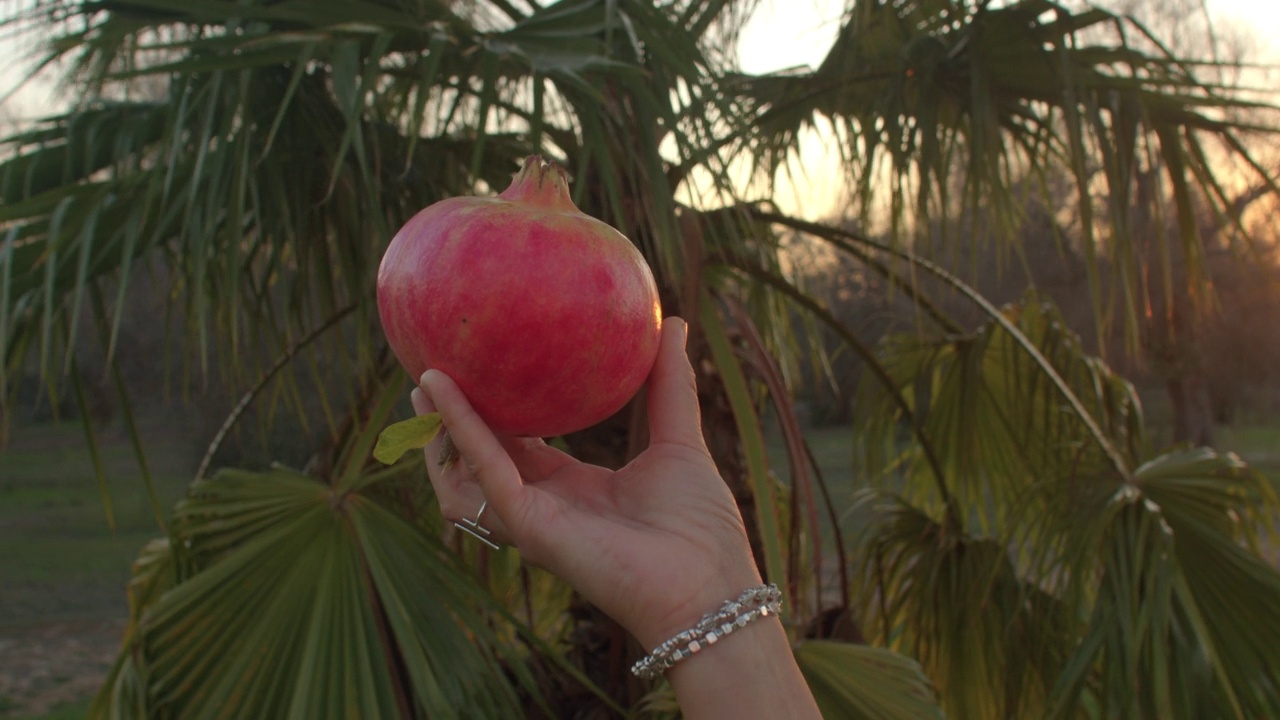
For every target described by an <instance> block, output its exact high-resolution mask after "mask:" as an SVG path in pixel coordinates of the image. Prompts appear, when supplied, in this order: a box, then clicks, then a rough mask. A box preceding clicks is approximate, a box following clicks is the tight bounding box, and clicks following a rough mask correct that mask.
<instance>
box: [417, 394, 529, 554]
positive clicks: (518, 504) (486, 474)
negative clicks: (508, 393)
mask: <svg viewBox="0 0 1280 720" xmlns="http://www.w3.org/2000/svg"><path fill="white" fill-rule="evenodd" d="M422 387H423V388H424V389H425V390H426V393H425V394H426V395H427V398H426V400H427V404H429V405H433V406H434V407H435V408H436V409H437V410H438V411H439V413H440V415H441V417H442V418H443V420H444V426H445V428H447V429H448V432H449V438H450V440H452V441H453V443H454V445H456V446H457V448H458V452H459V453H460V454H461V455H462V461H461V464H462V465H463V466H465V467H464V468H453V470H454V471H455V472H456V471H460V470H465V471H469V472H470V474H471V475H472V476H473V477H474V478H475V480H476V481H477V482H478V483H479V490H480V491H481V493H482V495H483V500H487V501H488V503H489V509H490V510H491V511H493V512H494V513H496V514H497V515H498V516H499V517H501V518H502V520H503V521H504V522H505V523H506V525H507V526H508V527H509V528H510V529H511V530H512V531H514V532H515V533H516V534H517V535H518V533H519V530H518V528H517V527H515V526H514V525H513V523H517V522H518V518H520V517H521V516H522V514H523V509H522V508H523V492H522V491H523V490H524V486H523V484H522V483H521V481H520V473H519V471H518V470H517V468H516V465H515V463H514V462H513V461H512V459H511V455H510V454H508V452H507V448H506V447H504V446H503V444H502V441H500V440H499V439H498V438H497V436H495V435H494V434H493V432H492V431H491V430H490V429H489V426H488V425H486V424H485V422H484V420H483V419H481V418H480V416H479V415H477V414H476V412H475V410H473V409H472V408H471V404H470V403H469V402H467V399H466V397H465V396H464V395H463V394H462V391H461V390H460V389H459V388H458V386H457V385H456V384H454V382H453V380H451V379H450V378H449V377H448V376H447V375H445V374H444V373H442V372H440V371H439V370H428V371H427V372H426V373H425V374H423V376H422ZM419 404H422V405H423V406H424V407H426V406H428V405H427V404H423V403H422V402H421V401H420V400H419V401H416V404H415V408H416V407H418V405H419ZM427 460H428V462H427V466H428V467H429V468H430V467H431V466H432V465H433V464H434V463H433V459H432V458H431V457H428V459H427ZM433 484H435V483H433ZM467 484H471V483H467ZM478 508H479V504H478V503H477V505H476V509H478ZM471 512H475V510H472V511H471ZM485 517H486V518H488V517H489V516H488V514H486V516H485ZM487 522H488V520H487V519H486V523H487Z"/></svg>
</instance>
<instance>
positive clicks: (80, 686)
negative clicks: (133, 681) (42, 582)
mask: <svg viewBox="0 0 1280 720" xmlns="http://www.w3.org/2000/svg"><path fill="white" fill-rule="evenodd" d="M123 634H124V621H123V620H118V621H101V620H99V621H77V622H72V621H68V622H56V623H50V624H47V625H41V626H36V627H22V628H0V718H24V717H31V716H39V715H42V714H44V713H47V712H49V711H51V710H53V709H54V708H56V707H57V706H59V705H63V704H65V703H71V702H77V701H81V700H83V699H85V698H87V697H92V696H93V695H94V694H95V693H96V692H97V691H98V688H99V686H100V685H101V684H102V680H103V678H104V677H105V676H106V674H107V671H108V670H109V669H110V668H111V663H112V662H113V661H114V660H115V656H116V652H117V650H118V649H119V647H120V638H121V637H122V636H123Z"/></svg>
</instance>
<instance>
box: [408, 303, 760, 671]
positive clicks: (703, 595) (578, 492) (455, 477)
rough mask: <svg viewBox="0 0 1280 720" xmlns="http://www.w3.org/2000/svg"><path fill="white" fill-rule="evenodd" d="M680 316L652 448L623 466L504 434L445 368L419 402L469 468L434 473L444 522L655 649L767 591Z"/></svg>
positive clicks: (428, 380) (651, 385)
mask: <svg viewBox="0 0 1280 720" xmlns="http://www.w3.org/2000/svg"><path fill="white" fill-rule="evenodd" d="M686 332H687V328H686V326H685V323H684V322H683V321H682V320H679V319H675V318H670V319H668V320H666V321H664V323H663V327H662V342H661V347H660V349H659V351H658V357H657V360H656V361H655V363H654V367H653V370H652V371H651V372H650V375H649V380H648V384H647V390H648V395H647V407H648V415H649V447H648V448H647V449H646V450H645V451H644V452H642V453H641V454H640V455H638V456H637V457H636V458H635V459H634V460H633V461H632V462H630V463H629V464H627V465H626V466H625V467H623V468H622V469H620V470H617V471H611V470H607V469H605V468H602V467H598V466H594V465H588V464H585V463H582V462H579V461H577V460H575V459H574V458H572V457H570V456H569V455H566V454H564V453H562V452H560V451H559V450H556V449H554V448H552V447H550V446H548V445H547V444H546V443H544V442H543V441H541V440H538V439H531V438H512V437H497V436H495V435H494V434H493V433H492V432H491V431H490V430H489V428H488V427H487V426H486V425H485V424H484V421H483V420H482V419H481V418H480V417H479V415H477V414H476V413H475V411H474V410H472V408H471V406H470V404H469V403H468V402H467V400H466V398H465V397H464V396H463V394H462V392H461V390H459V388H458V386H457V385H455V384H454V383H453V381H452V380H451V379H450V378H449V377H447V376H446V375H444V374H443V373H441V372H439V371H436V370H429V371H427V373H426V374H424V375H423V377H422V387H421V388H419V389H416V390H414V392H413V396H412V398H413V406H414V409H415V410H416V411H417V412H418V413H419V414H424V413H428V412H436V411H437V410H438V411H439V412H440V414H441V416H442V418H443V420H444V426H445V427H446V428H447V429H448V432H449V436H450V438H451V440H452V442H453V443H454V445H455V446H456V447H457V449H458V451H459V452H460V454H461V461H460V462H457V463H454V464H452V465H450V466H449V467H447V468H446V467H442V466H441V465H440V463H439V455H440V443H441V439H440V438H437V439H436V440H434V441H433V442H432V443H431V444H430V445H428V446H427V448H426V460H427V469H428V473H429V475H430V477H431V483H432V485H433V486H434V488H435V491H436V494H437V496H438V498H439V500H440V508H441V511H442V512H443V513H444V515H445V517H446V518H449V519H450V520H458V519H461V518H464V517H474V516H475V513H476V511H477V510H479V509H480V507H481V504H482V503H484V502H486V501H487V503H488V505H487V506H486V509H485V514H484V516H483V518H481V521H482V524H483V525H484V526H485V527H486V528H487V529H489V530H490V531H491V532H492V535H491V536H490V537H491V538H492V539H493V540H495V541H496V542H500V543H506V544H511V545H514V546H515V547H516V548H518V549H519V551H520V553H521V555H522V556H523V557H524V559H526V560H527V561H529V562H530V563H532V564H534V565H537V566H539V567H542V568H544V569H546V570H548V571H550V572H552V573H554V574H556V575H557V576H559V577H560V578H562V579H564V580H565V581H566V582H568V583H569V584H570V585H571V586H573V587H574V588H575V589H576V590H577V591H578V592H580V593H581V594H582V595H583V597H585V598H586V599H587V600H588V601H590V602H591V603H593V604H594V605H596V606H597V607H599V608H600V609H601V610H602V611H604V612H605V613H606V614H608V615H609V616H611V617H612V618H614V619H615V620H617V621H618V622H619V623H620V624H621V625H622V626H623V627H624V628H626V629H627V630H628V631H629V632H631V633H632V634H633V635H634V636H635V637H636V638H637V639H638V640H639V641H640V642H641V643H642V644H643V645H644V647H646V648H652V647H654V646H656V645H658V644H659V643H661V642H662V641H663V640H666V639H667V638H668V637H670V636H672V635H674V634H675V633H677V632H679V631H681V630H684V629H687V628H689V627H691V626H692V625H694V624H695V623H696V622H697V621H698V619H699V618H700V617H701V616H702V614H703V613H705V612H707V611H710V610H714V609H715V608H717V607H718V606H719V605H720V604H721V603H722V602H724V601H725V600H728V599H730V598H732V597H735V596H737V595H738V594H739V593H740V592H742V591H743V590H744V589H746V588H748V587H751V586H755V585H758V584H759V583H760V575H759V572H758V570H757V569H756V566H755V562H754V560H753V559H752V556H751V549H750V546H749V544H748V542H747V536H746V531H745V529H744V527H743V523H742V516H741V514H740V513H739V512H738V507H737V503H736V502H735V501H734V499H733V495H732V494H731V493H730V492H729V489H728V487H727V486H726V485H725V483H724V480H723V479H722V478H721V477H720V474H719V472H718V471H717V470H716V467H715V464H714V462H713V461H712V459H711V456H710V454H709V453H708V451H707V447H706V444H705V442H704V440H703V436H702V428H701V422H700V418H699V411H698V397H697V389H696V386H695V380H694V374H693V369H692V367H691V366H690V365H689V361H688V358H687V357H686V355H685V352H684V344H685V336H686Z"/></svg>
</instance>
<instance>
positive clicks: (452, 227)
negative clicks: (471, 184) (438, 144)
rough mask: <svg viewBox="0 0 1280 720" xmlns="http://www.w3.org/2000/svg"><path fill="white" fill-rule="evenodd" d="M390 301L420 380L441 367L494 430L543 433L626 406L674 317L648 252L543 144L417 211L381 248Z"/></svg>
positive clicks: (389, 330)
mask: <svg viewBox="0 0 1280 720" xmlns="http://www.w3.org/2000/svg"><path fill="white" fill-rule="evenodd" d="M378 314H379V315H380V317H381V319H382V326H383V330H384V331H385V333H386V335H387V340H388V341H389V342H390V344H391V349H392V350H393V351H394V352H395V354H396V358H397V359H398V360H399V361H400V364H401V365H402V366H403V367H404V369H405V370H406V371H407V372H408V373H409V375H410V376H411V377H412V378H413V379H414V381H415V382H416V381H417V380H418V378H419V377H421V375H422V373H424V372H425V371H427V370H428V369H430V368H436V369H438V370H441V371H443V372H444V373H445V374H447V375H449V376H450V377H451V378H453V380H454V381H455V382H456V383H457V384H458V386H459V387H460V388H461V389H462V391H463V393H465V394H466V396H467V399H468V400H470V402H471V404H472V406H473V407H474V408H475V410H476V412H478V413H479V414H480V416H481V417H483V418H484V419H485V421H486V422H487V423H488V424H489V427H490V428H492V429H493V430H494V432H497V433H502V434H508V435H521V436H530V437H551V436H555V435H562V434H564V433H568V432H573V431H575V430H581V429H583V428H586V427H589V426H591V425H594V424H596V423H598V422H600V421H601V420H604V419H605V418H607V417H609V416H610V415H612V414H613V413H615V412H617V411H618V410H620V409H621V408H622V406H623V405H625V404H626V402H627V401H628V400H629V399H630V398H631V397H632V396H634V395H635V393H636V392H637V391H638V390H639V389H640V386H641V385H642V384H643V383H644V381H645V378H646V377H647V376H648V374H649V370H650V368H651V367H652V366H653V361H654V358H655V357H656V355H657V351H658V329H659V324H660V322H661V311H660V308H659V304H658V293H657V287H656V286H655V284H654V281H653V274H652V273H651V272H650V270H649V266H648V265H646V264H645V261H644V258H643V256H641V254H640V252H639V251H638V250H637V249H636V248H635V246H634V245H632V243H631V242H630V241H629V240H627V238H626V237H624V236H623V235H622V233H620V232H618V231H617V230H615V229H613V228H612V227H610V226H609V225H607V224H605V223H603V222H601V221H600V220H597V219H595V218H592V217H590V216H588V215H585V214H583V213H582V212H581V211H580V210H578V208H577V207H576V206H575V205H574V204H573V201H572V200H571V199H570V197H569V188H568V185H567V183H566V180H565V173H564V170H563V169H561V168H560V167H559V166H557V165H554V164H549V163H545V162H544V161H543V160H542V158H540V157H537V156H532V157H529V158H528V159H526V160H525V162H524V165H523V167H522V168H521V169H520V171H519V172H518V173H516V176H515V179H514V180H513V181H512V183H511V186H510V187H508V188H507V189H506V190H505V191H503V192H502V193H501V194H500V195H498V196H497V197H496V198H494V197H456V198H450V199H448V200H442V201H440V202H437V203H434V204H432V205H430V206H428V207H427V208H425V209H423V210H422V211H420V212H419V213H418V214H416V215H414V216H413V218H411V219H410V220H409V222H408V223H406V224H405V226H404V227H403V228H401V229H400V231H399V232H398V233H396V235H395V237H394V238H392V240H391V244H390V246H388V247H387V252H386V254H385V255H383V257H382V264H381V266H380V267H379V269H378Z"/></svg>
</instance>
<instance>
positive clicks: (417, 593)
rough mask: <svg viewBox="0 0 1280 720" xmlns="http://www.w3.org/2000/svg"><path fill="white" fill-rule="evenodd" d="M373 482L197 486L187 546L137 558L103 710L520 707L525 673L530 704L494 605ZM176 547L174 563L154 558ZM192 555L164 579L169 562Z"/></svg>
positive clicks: (340, 712)
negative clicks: (359, 489)
mask: <svg viewBox="0 0 1280 720" xmlns="http://www.w3.org/2000/svg"><path fill="white" fill-rule="evenodd" d="M366 489H367V490H370V491H371V494H370V495H365V494H363V493H347V492H343V491H341V490H338V489H335V488H333V487H330V486H329V485H327V484H326V483H323V482H320V481H318V480H316V479H315V478H311V477H308V476H305V475H302V474H299V473H296V472H293V471H288V470H282V469H281V470H274V471H271V472H266V473H252V472H244V471H223V472H220V473H218V474H217V475H215V476H214V477H213V478H211V479H209V480H201V481H198V482H196V483H195V484H194V485H193V486H192V489H191V493H190V496H189V497H188V498H187V499H186V500H184V501H183V502H182V503H180V504H179V506H178V508H177V510H176V512H175V517H174V522H173V527H174V535H175V539H174V541H172V542H170V543H168V544H165V545H160V544H157V545H153V546H148V552H147V553H145V554H144V560H146V562H143V561H140V562H139V564H138V565H137V566H135V579H136V580H137V582H135V583H132V584H131V586H130V587H131V591H132V590H134V589H135V588H137V589H138V590H139V591H140V592H139V594H137V595H135V596H134V600H135V604H134V606H133V608H132V610H131V614H132V615H133V616H134V623H135V625H133V626H131V629H130V634H129V636H128V638H127V641H126V647H125V648H124V651H123V656H124V657H123V658H122V661H121V663H119V664H118V667H117V671H116V672H115V673H114V676H113V679H112V685H111V687H110V688H109V689H108V690H105V691H104V696H103V697H100V698H99V701H98V702H97V703H96V704H95V708H97V709H98V711H99V712H100V713H101V714H102V716H129V717H143V716H145V717H184V718H232V717H262V718H267V717H270V718H288V717H299V718H329V717H332V718H344V717H363V718H381V717H386V718H390V717H469V718H488V717H517V716H519V715H520V714H521V713H520V700H519V699H518V698H517V695H516V690H515V687H514V685H513V681H514V682H518V683H519V684H520V685H522V686H523V690H524V691H525V692H528V693H531V697H534V698H536V696H537V689H536V687H535V686H534V683H533V681H532V679H531V677H530V676H529V674H528V672H527V671H526V670H524V669H523V668H521V667H519V661H518V660H516V659H515V658H514V647H513V646H512V645H511V644H510V643H511V640H509V639H502V638H501V637H500V636H499V634H498V633H499V630H498V629H496V628H493V627H492V623H491V622H490V620H489V619H488V617H489V616H488V614H487V612H494V611H495V610H496V609H495V608H494V607H493V603H492V599H491V598H489V597H488V596H487V594H486V593H484V592H483V590H482V589H481V588H479V587H478V586H477V585H476V584H475V582H474V580H473V579H471V578H470V577H469V576H468V575H467V571H465V570H464V569H462V568H461V567H459V566H458V564H457V563H456V562H454V561H453V558H452V557H451V556H450V555H449V554H448V553H447V551H446V550H445V549H444V548H443V547H442V546H441V545H440V543H439V540H438V539H436V538H435V537H434V536H433V535H432V534H430V533H428V532H425V531H424V529H423V528H422V527H421V526H420V525H418V524H416V523H415V522H414V521H413V520H411V519H407V518H405V517H403V516H402V514H401V512H400V511H392V510H389V509H388V508H386V507H384V506H383V505H381V504H380V502H379V501H377V500H375V499H374V498H375V497H376V487H366ZM166 549H167V550H169V552H170V553H172V555H171V557H172V560H170V561H169V562H167V563H166V562H157V560H160V559H162V556H163V554H164V551H165V550H166ZM157 553H159V555H157ZM184 559H185V560H186V563H185V567H186V568H187V569H186V570H179V575H180V577H179V578H178V580H177V582H176V583H175V584H173V585H172V586H170V587H165V584H166V583H167V580H166V578H167V577H169V575H168V570H167V568H168V567H174V566H180V567H181V566H183V565H184V563H182V562H181V561H182V560H184ZM157 571H159V574H156V573H157ZM148 578H154V582H153V581H152V580H148ZM155 582H158V583H160V584H159V585H155ZM157 592H162V593H163V594H160V595H159V597H156V594H157ZM504 666H505V668H506V670H510V671H511V672H512V673H513V676H512V675H508V674H507V672H505V671H504ZM535 701H536V699H535Z"/></svg>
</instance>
